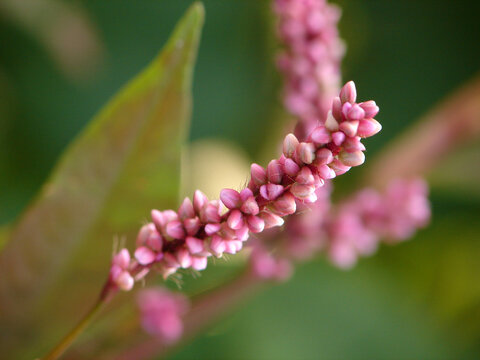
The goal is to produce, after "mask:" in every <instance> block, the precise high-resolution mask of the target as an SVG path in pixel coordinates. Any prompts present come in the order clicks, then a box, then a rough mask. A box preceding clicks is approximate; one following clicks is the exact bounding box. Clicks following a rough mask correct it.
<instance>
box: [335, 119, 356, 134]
mask: <svg viewBox="0 0 480 360" xmlns="http://www.w3.org/2000/svg"><path fill="white" fill-rule="evenodd" d="M339 128H340V130H341V131H343V133H344V134H345V135H346V136H348V137H353V136H355V135H357V130H358V121H356V120H354V121H344V122H342V123H341V124H340V126H339Z"/></svg>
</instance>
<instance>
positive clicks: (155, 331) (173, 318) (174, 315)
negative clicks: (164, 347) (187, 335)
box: [137, 287, 190, 344]
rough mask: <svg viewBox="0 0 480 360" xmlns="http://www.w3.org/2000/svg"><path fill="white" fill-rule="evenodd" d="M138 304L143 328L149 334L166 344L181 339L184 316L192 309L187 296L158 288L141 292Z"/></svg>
mask: <svg viewBox="0 0 480 360" xmlns="http://www.w3.org/2000/svg"><path fill="white" fill-rule="evenodd" d="M137 303H138V307H139V309H140V318H141V323H142V327H143V329H144V330H145V331H146V332H147V333H149V334H150V335H152V336H155V337H157V338H158V339H159V340H161V341H162V342H163V343H166V344H172V343H175V342H176V341H177V340H179V339H180V338H181V336H182V334H183V321H182V316H183V315H184V314H185V313H186V312H187V310H188V308H189V307H190V303H189V300H188V299H187V297H186V296H184V295H182V294H180V293H173V292H171V291H169V290H167V289H165V288H161V287H157V288H150V289H147V290H142V291H140V292H139V294H138V296H137Z"/></svg>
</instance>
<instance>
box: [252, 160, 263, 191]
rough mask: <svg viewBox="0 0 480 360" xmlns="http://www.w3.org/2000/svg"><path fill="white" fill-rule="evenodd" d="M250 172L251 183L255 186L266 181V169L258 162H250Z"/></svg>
mask: <svg viewBox="0 0 480 360" xmlns="http://www.w3.org/2000/svg"><path fill="white" fill-rule="evenodd" d="M250 174H251V177H252V181H253V183H254V184H255V185H257V186H261V185H263V184H265V183H266V182H267V171H266V170H265V169H264V168H263V167H261V166H260V165H258V164H252V166H251V168H250Z"/></svg>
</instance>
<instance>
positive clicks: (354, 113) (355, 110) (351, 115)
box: [347, 104, 365, 120]
mask: <svg viewBox="0 0 480 360" xmlns="http://www.w3.org/2000/svg"><path fill="white" fill-rule="evenodd" d="M364 117H365V110H363V109H362V108H361V107H360V105H358V104H353V106H352V107H351V108H350V110H348V113H347V119H348V120H361V119H363V118H364Z"/></svg>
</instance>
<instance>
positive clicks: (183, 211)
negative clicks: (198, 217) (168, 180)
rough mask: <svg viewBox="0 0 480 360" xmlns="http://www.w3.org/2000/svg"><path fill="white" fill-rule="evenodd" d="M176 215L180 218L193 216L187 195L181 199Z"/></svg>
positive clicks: (191, 205) (190, 202) (193, 212)
mask: <svg viewBox="0 0 480 360" xmlns="http://www.w3.org/2000/svg"><path fill="white" fill-rule="evenodd" d="M178 215H179V218H180V219H182V220H185V219H188V218H193V217H194V216H195V211H194V209H193V204H192V201H191V200H190V199H189V198H188V197H186V198H185V199H184V200H183V203H182V205H180V208H179V209H178Z"/></svg>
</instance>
